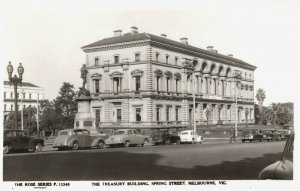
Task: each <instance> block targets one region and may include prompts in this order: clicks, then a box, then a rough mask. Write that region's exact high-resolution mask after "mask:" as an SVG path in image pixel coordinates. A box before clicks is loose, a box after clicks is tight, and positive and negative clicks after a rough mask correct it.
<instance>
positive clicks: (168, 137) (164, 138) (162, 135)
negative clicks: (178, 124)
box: [152, 129, 180, 145]
mask: <svg viewBox="0 0 300 191" xmlns="http://www.w3.org/2000/svg"><path fill="white" fill-rule="evenodd" d="M152 140H153V142H154V143H155V144H159V143H164V144H166V145H169V144H170V143H177V144H180V136H178V135H174V134H173V133H172V131H170V130H167V129H164V130H158V131H155V132H154V134H153V135H152Z"/></svg>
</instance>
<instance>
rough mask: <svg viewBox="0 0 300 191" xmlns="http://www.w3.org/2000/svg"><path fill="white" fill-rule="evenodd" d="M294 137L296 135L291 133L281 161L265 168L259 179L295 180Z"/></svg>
mask: <svg viewBox="0 0 300 191" xmlns="http://www.w3.org/2000/svg"><path fill="white" fill-rule="evenodd" d="M294 136H295V135H294V133H291V135H290V136H289V137H288V139H287V141H286V144H285V147H284V150H283V153H282V157H281V160H280V161H277V162H275V163H273V164H271V165H269V166H267V167H265V168H264V169H263V170H262V171H261V172H260V173H259V176H258V177H259V179H262V180H265V179H281V180H292V179H293V151H294Z"/></svg>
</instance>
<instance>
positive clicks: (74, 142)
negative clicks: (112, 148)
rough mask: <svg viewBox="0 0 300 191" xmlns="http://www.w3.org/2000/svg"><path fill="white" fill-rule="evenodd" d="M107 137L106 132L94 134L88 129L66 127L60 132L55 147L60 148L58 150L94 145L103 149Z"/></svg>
mask: <svg viewBox="0 0 300 191" xmlns="http://www.w3.org/2000/svg"><path fill="white" fill-rule="evenodd" d="M107 137H108V136H107V135H105V134H98V135H96V134H95V135H92V134H91V132H90V131H89V130H87V129H65V130H61V131H59V132H58V136H57V137H56V138H55V141H54V144H53V148H58V150H64V149H68V148H69V149H73V150H77V149H79V148H92V147H97V148H99V149H103V148H104V146H105V139H106V138H107Z"/></svg>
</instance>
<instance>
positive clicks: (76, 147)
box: [72, 141, 79, 150]
mask: <svg viewBox="0 0 300 191" xmlns="http://www.w3.org/2000/svg"><path fill="white" fill-rule="evenodd" d="M78 149H79V143H78V141H74V143H73V147H72V150H78Z"/></svg>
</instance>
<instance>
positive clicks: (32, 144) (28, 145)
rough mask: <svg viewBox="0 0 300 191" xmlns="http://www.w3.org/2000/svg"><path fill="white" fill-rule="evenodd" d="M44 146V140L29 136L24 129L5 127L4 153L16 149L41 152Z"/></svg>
mask: <svg viewBox="0 0 300 191" xmlns="http://www.w3.org/2000/svg"><path fill="white" fill-rule="evenodd" d="M43 146H44V140H43V139H41V138H38V137H34V136H27V135H26V133H25V132H24V131H22V130H16V129H5V130H4V141H3V153H4V154H7V153H9V152H12V151H16V150H26V151H28V150H31V151H36V152H40V151H42V148H43Z"/></svg>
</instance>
